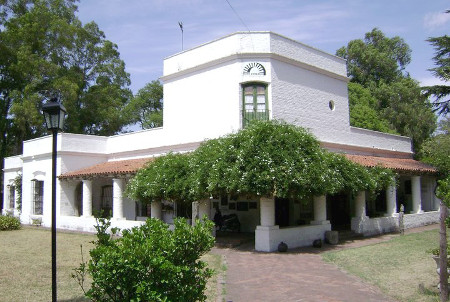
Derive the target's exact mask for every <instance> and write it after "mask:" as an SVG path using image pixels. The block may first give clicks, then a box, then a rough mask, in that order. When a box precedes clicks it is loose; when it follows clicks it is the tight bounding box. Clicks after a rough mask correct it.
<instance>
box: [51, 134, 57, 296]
mask: <svg viewBox="0 0 450 302" xmlns="http://www.w3.org/2000/svg"><path fill="white" fill-rule="evenodd" d="M52 132H53V150H52V302H56V301H57V294H56V157H57V140H58V129H52Z"/></svg>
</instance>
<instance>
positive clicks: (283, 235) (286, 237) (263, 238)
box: [255, 224, 331, 252]
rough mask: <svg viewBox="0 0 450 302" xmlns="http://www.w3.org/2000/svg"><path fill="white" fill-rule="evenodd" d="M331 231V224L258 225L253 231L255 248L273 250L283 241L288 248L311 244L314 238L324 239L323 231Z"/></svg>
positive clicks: (263, 250) (264, 250)
mask: <svg viewBox="0 0 450 302" xmlns="http://www.w3.org/2000/svg"><path fill="white" fill-rule="evenodd" d="M326 231H331V224H320V225H306V226H299V227H286V228H279V227H278V226H277V225H276V226H272V227H265V226H258V227H257V228H256V231H255V250H257V251H261V252H274V251H277V250H278V245H279V244H280V243H281V242H284V243H286V244H287V245H288V248H296V247H301V246H312V244H313V241H314V240H316V239H322V240H324V239H325V232H326Z"/></svg>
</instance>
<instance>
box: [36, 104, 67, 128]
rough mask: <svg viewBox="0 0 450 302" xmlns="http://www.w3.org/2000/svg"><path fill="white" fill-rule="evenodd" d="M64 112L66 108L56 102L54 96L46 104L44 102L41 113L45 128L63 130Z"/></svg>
mask: <svg viewBox="0 0 450 302" xmlns="http://www.w3.org/2000/svg"><path fill="white" fill-rule="evenodd" d="M66 112H67V111H66V108H64V106H63V105H61V104H60V103H59V102H57V101H56V98H53V99H51V100H50V101H49V102H48V103H47V104H44V105H43V106H42V113H43V114H44V118H45V124H46V125H47V130H49V131H53V130H56V131H59V130H63V128H64V119H65V116H66Z"/></svg>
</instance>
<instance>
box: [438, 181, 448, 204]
mask: <svg viewBox="0 0 450 302" xmlns="http://www.w3.org/2000/svg"><path fill="white" fill-rule="evenodd" d="M436 196H437V197H438V198H439V199H441V200H442V201H443V202H444V203H445V204H446V205H447V207H450V176H448V177H447V178H445V179H441V180H438V187H437V190H436Z"/></svg>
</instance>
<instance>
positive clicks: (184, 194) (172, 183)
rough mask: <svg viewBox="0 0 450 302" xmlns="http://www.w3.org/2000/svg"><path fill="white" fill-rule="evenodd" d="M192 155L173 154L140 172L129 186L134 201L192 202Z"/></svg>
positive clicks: (128, 190)
mask: <svg viewBox="0 0 450 302" xmlns="http://www.w3.org/2000/svg"><path fill="white" fill-rule="evenodd" d="M190 156H191V155H190V154H173V153H169V154H167V155H165V156H161V157H158V158H156V159H155V160H154V161H152V162H150V164H148V165H147V166H146V167H145V168H144V169H141V170H139V171H138V172H137V173H136V176H135V177H134V178H133V179H131V180H130V182H129V184H128V186H127V194H128V195H129V196H130V197H131V198H132V199H134V200H139V201H141V202H146V203H149V202H151V201H153V200H173V201H180V200H186V199H187V200H191V197H190V194H189V193H190V189H189V173H190V169H189V158H190Z"/></svg>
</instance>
